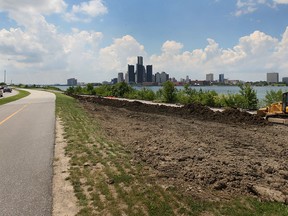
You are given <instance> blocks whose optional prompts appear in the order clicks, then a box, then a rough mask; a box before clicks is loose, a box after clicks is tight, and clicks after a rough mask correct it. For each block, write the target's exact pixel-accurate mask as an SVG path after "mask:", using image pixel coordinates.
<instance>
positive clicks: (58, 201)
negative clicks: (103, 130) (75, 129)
mask: <svg viewBox="0 0 288 216" xmlns="http://www.w3.org/2000/svg"><path fill="white" fill-rule="evenodd" d="M63 133H64V130H63V127H62V125H61V120H60V119H59V118H57V120H56V141H55V153H54V164H53V166H54V177H53V213H52V215H53V216H74V215H76V214H77V212H78V211H79V208H78V206H77V198H76V197H75V195H74V190H73V186H72V185H71V183H70V181H68V180H66V178H67V177H69V166H70V165H69V158H68V156H66V155H65V147H66V145H67V143H66V142H65V140H64V138H63Z"/></svg>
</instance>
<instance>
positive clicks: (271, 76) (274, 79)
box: [267, 72, 279, 83]
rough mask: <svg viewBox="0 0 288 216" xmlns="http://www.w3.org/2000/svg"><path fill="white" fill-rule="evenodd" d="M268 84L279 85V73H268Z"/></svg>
mask: <svg viewBox="0 0 288 216" xmlns="http://www.w3.org/2000/svg"><path fill="white" fill-rule="evenodd" d="M267 82H268V83H278V82H279V73H276V72H272V73H267Z"/></svg>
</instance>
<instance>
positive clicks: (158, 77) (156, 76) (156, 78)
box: [155, 72, 161, 83]
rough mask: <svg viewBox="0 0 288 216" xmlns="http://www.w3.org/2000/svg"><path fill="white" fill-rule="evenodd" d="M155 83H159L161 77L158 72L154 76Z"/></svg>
mask: <svg viewBox="0 0 288 216" xmlns="http://www.w3.org/2000/svg"><path fill="white" fill-rule="evenodd" d="M155 82H156V83H161V76H160V73H159V72H157V73H156V74H155Z"/></svg>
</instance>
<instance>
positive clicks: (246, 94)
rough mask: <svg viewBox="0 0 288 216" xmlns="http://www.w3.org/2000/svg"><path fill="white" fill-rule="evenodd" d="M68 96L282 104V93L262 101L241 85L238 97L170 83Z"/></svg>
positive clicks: (88, 89) (78, 90) (89, 88)
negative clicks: (150, 87) (159, 85)
mask: <svg viewBox="0 0 288 216" xmlns="http://www.w3.org/2000/svg"><path fill="white" fill-rule="evenodd" d="M66 93H67V94H70V95H72V94H76V95H80V94H86V95H97V96H102V97H120V98H128V99H138V100H148V101H155V102H164V103H179V104H189V103H200V104H202V105H206V106H210V107H233V108H241V109H249V110H255V109H257V108H259V107H261V106H265V105H269V104H271V103H273V102H278V101H281V100H282V93H283V92H282V90H278V91H273V90H270V91H267V92H266V96H265V99H264V100H263V101H259V100H258V98H257V92H256V91H255V90H254V89H253V87H252V85H251V84H250V83H245V84H240V85H239V92H238V93H236V94H225V95H224V94H218V93H217V92H216V91H214V90H212V91H203V90H202V89H200V90H196V89H193V88H191V87H190V86H189V85H188V84H187V85H185V86H184V89H181V90H179V89H177V88H176V87H175V84H174V83H173V82H171V81H167V82H165V83H164V84H163V86H162V88H160V89H159V90H158V91H157V92H154V91H153V90H151V89H148V88H145V87H144V88H142V89H140V90H136V89H134V88H133V87H132V86H130V85H128V84H127V83H125V82H121V83H117V84H115V85H102V86H97V87H94V86H93V85H92V84H91V83H90V84H87V85H86V86H85V87H81V86H76V87H69V88H68V89H67V90H66Z"/></svg>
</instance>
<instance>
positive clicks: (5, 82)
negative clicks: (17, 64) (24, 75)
mask: <svg viewBox="0 0 288 216" xmlns="http://www.w3.org/2000/svg"><path fill="white" fill-rule="evenodd" d="M4 83H6V70H4Z"/></svg>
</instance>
